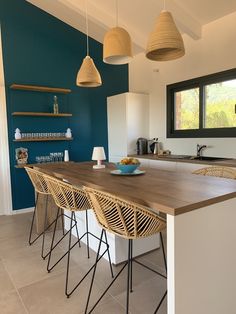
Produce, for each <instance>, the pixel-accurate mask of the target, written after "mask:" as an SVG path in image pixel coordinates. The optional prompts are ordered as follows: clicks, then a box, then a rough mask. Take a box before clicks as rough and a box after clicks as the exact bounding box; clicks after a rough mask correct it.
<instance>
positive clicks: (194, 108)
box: [167, 69, 236, 137]
mask: <svg viewBox="0 0 236 314" xmlns="http://www.w3.org/2000/svg"><path fill="white" fill-rule="evenodd" d="M167 137H236V69H232V70H228V71H224V72H220V73H215V74H212V75H207V76H203V77H199V78H196V79H192V80H188V81H184V82H180V83H176V84H171V85H168V86H167Z"/></svg>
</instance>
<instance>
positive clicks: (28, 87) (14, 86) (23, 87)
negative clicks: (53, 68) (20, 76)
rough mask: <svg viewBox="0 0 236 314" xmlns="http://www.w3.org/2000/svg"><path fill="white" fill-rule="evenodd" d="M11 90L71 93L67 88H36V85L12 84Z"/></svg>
mask: <svg viewBox="0 0 236 314" xmlns="http://www.w3.org/2000/svg"><path fill="white" fill-rule="evenodd" d="M10 88H11V89H20V90H28V91H34V92H46V93H63V94H69V93H71V89H68V88H58V87H48V86H36V85H21V84H12V85H11V86H10Z"/></svg>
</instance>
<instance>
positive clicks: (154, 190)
mask: <svg viewBox="0 0 236 314" xmlns="http://www.w3.org/2000/svg"><path fill="white" fill-rule="evenodd" d="M139 157H140V158H141V156H139ZM152 157H153V156H152ZM92 164H93V163H91V162H87V163H73V164H66V163H64V164H50V163H49V164H44V165H40V164H39V165H35V167H36V168H39V169H41V171H43V172H47V173H49V174H52V175H54V176H58V177H60V178H64V179H67V180H69V182H70V183H72V184H80V185H81V184H82V185H88V186H92V187H95V188H98V189H102V190H104V191H107V192H111V193H114V194H116V195H117V196H121V197H123V198H127V199H132V200H134V201H136V202H139V203H140V204H142V205H147V206H150V207H151V208H152V209H154V210H161V211H163V212H166V213H167V268H168V276H167V289H168V299H167V308H168V314H189V313H191V314H199V313H201V314H222V313H227V314H233V313H235V308H236V298H235V282H236V272H235V264H236V250H235V239H236V228H235V221H236V180H229V179H223V178H215V177H205V176H197V175H193V174H182V173H181V174H180V173H178V172H171V171H164V170H157V169H150V168H149V169H148V168H147V169H146V174H144V175H138V176H117V175H111V174H110V171H111V170H112V169H114V164H108V165H107V166H108V167H107V168H105V169H99V170H94V169H93V168H92ZM193 209H194V210H193ZM93 228H95V226H94V224H93ZM93 230H94V229H93ZM147 239H149V238H147ZM108 241H109V243H110V240H109V239H108ZM139 241H140V240H137V241H136V242H135V243H134V247H135V246H136V245H138V243H139ZM113 245H114V247H115V251H116V254H117V255H118V256H119V255H120V254H122V252H126V249H127V248H126V247H125V246H124V245H122V247H121V248H122V249H120V250H117V241H114V242H113V243H111V246H110V247H111V248H112V247H113ZM142 247H145V245H142ZM124 248H125V249H124ZM157 280H158V279H157ZM156 303H158V300H156Z"/></svg>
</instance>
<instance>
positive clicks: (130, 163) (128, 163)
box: [116, 157, 140, 173]
mask: <svg viewBox="0 0 236 314" xmlns="http://www.w3.org/2000/svg"><path fill="white" fill-rule="evenodd" d="M139 166H140V162H139V160H138V159H136V158H128V157H127V158H123V159H121V161H119V162H117V163H116V167H117V169H118V170H120V172H121V173H133V172H134V171H135V170H136V169H137V168H138V167H139Z"/></svg>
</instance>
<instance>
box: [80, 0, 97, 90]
mask: <svg viewBox="0 0 236 314" xmlns="http://www.w3.org/2000/svg"><path fill="white" fill-rule="evenodd" d="M85 12H86V36H87V37H86V39H87V55H86V57H85V58H84V60H83V62H82V65H81V67H80V69H79V71H78V73H77V77H76V85H77V86H80V87H98V86H101V85H102V80H101V76H100V74H99V72H98V70H97V68H96V66H95V64H94V62H93V59H92V58H91V57H90V56H89V38H88V13H87V0H86V10H85Z"/></svg>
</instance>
